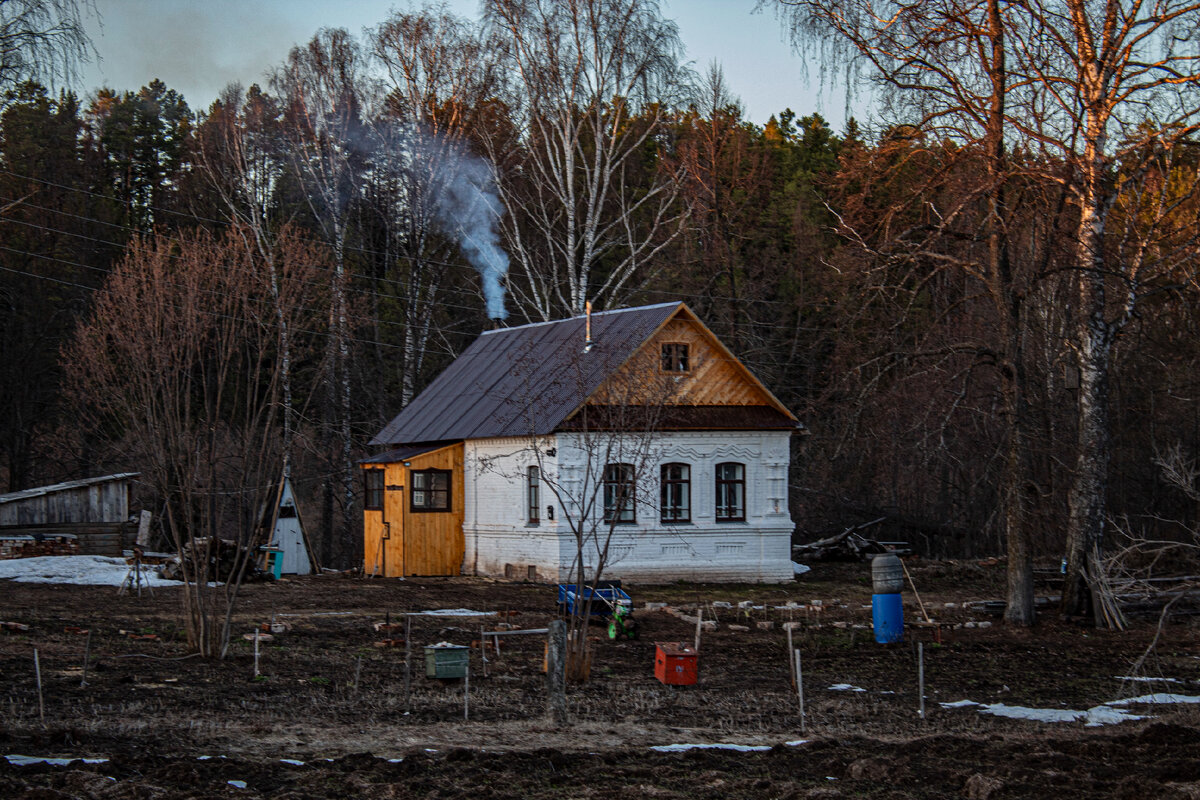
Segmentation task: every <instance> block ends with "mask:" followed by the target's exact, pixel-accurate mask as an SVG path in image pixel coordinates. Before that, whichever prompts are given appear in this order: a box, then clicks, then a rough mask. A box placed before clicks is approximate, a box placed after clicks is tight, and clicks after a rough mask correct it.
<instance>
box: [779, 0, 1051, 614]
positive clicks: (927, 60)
mask: <svg viewBox="0 0 1200 800" xmlns="http://www.w3.org/2000/svg"><path fill="white" fill-rule="evenodd" d="M780 2H781V3H782V4H783V5H784V6H786V7H788V9H789V12H790V14H791V17H790V19H791V21H792V24H793V25H794V26H795V27H794V31H795V33H796V35H797V40H798V42H800V43H801V44H802V45H804V46H806V47H813V49H815V50H816V51H818V52H822V53H824V54H829V53H834V54H837V55H839V56H840V57H843V58H849V59H851V60H852V61H854V62H855V63H856V66H857V67H859V68H861V69H863V70H865V71H866V72H867V73H868V74H869V76H870V77H871V78H873V79H874V80H876V81H877V82H878V83H879V84H880V85H881V86H882V87H883V88H884V91H885V95H884V96H885V97H886V99H887V101H888V102H889V103H890V107H889V110H890V111H891V112H892V113H896V114H897V115H900V116H903V117H906V118H907V120H908V121H910V122H911V123H913V125H914V128H915V129H916V130H918V131H921V132H923V133H927V134H929V138H930V139H932V140H934V141H938V140H949V141H952V142H954V143H955V145H958V146H961V147H962V150H961V151H960V152H961V153H962V154H963V156H965V159H964V160H966V159H970V158H974V157H975V156H974V154H975V153H979V152H981V153H982V154H983V158H982V161H983V166H984V168H985V172H984V176H983V177H982V179H981V180H978V181H977V182H975V184H974V185H970V186H962V187H961V188H962V191H960V192H958V193H957V194H956V195H951V196H950V197H948V198H944V199H945V200H946V201H947V202H946V204H945V205H939V206H935V207H933V208H932V209H931V213H930V214H929V215H928V216H925V215H919V216H918V219H917V220H916V221H915V223H914V222H910V223H909V224H904V225H901V226H899V227H897V228H896V229H894V230H893V232H892V234H891V235H890V236H888V237H885V239H886V241H885V242H884V243H883V244H882V250H881V251H878V252H876V253H875V256H876V257H877V258H880V259H882V260H884V261H887V260H892V261H895V260H897V259H902V260H905V261H909V262H912V263H914V264H916V265H919V266H918V269H925V270H927V272H928V275H933V274H936V273H937V272H939V271H942V270H947V269H953V270H957V271H960V272H961V273H963V274H964V275H966V276H968V277H969V278H971V279H974V280H976V281H978V283H979V285H980V286H981V288H982V292H983V296H984V297H986V299H987V303H988V304H989V305H990V306H991V311H992V314H991V317H992V318H993V319H994V320H995V321H996V330H995V331H994V336H992V337H990V338H989V339H973V340H966V341H963V342H961V343H959V344H958V345H956V346H955V347H954V348H953V349H958V350H961V351H963V352H975V353H978V354H981V355H982V356H983V362H984V363H988V364H990V365H992V366H994V367H995V373H996V375H997V377H998V380H999V386H1000V396H1001V399H1002V415H1003V418H1004V424H1005V429H1006V433H1005V444H1004V456H1003V460H1004V468H1003V471H1002V478H1001V489H1000V493H999V494H1000V497H1001V502H1002V506H1003V508H1002V513H1003V514H1004V524H1003V527H1004V532H1005V541H1006V548H1007V551H1008V582H1007V583H1008V596H1007V605H1006V610H1005V619H1006V620H1007V621H1009V622H1011V623H1014V624H1018V625H1032V624H1033V622H1034V602H1033V601H1034V598H1033V563H1032V555H1031V551H1030V542H1029V532H1028V528H1027V519H1026V509H1025V499H1024V498H1025V494H1026V489H1025V486H1026V484H1027V482H1028V481H1029V476H1028V453H1027V443H1026V438H1027V436H1028V432H1027V430H1026V426H1027V421H1026V417H1027V413H1026V403H1027V398H1026V387H1025V375H1024V371H1025V363H1024V361H1025V359H1024V354H1023V348H1024V338H1025V333H1026V330H1025V321H1024V315H1025V314H1026V313H1027V311H1026V309H1025V303H1026V301H1027V298H1029V297H1030V296H1031V293H1032V292H1034V291H1035V290H1036V284H1037V282H1038V280H1039V279H1040V278H1041V277H1042V276H1044V274H1045V266H1046V264H1045V262H1044V261H1043V262H1042V264H1041V265H1040V267H1041V268H1040V269H1039V266H1038V265H1036V264H1035V265H1034V269H1033V273H1032V274H1030V270H1029V269H1028V265H1026V269H1024V270H1022V269H1021V268H1020V266H1019V265H1016V264H1014V263H1013V262H1014V255H1013V252H1012V248H1011V247H1010V241H1009V233H1010V231H1012V229H1010V228H1009V227H1008V226H1009V223H1010V222H1011V220H1010V219H1009V218H1008V210H1007V208H1006V206H1007V203H1008V195H1009V194H1010V193H1011V191H1012V190H1011V189H1010V188H1009V182H1010V181H1011V180H1012V178H1013V175H1014V168H1013V166H1012V164H1011V163H1010V160H1009V155H1008V152H1007V147H1006V144H1007V139H1006V132H1007V125H1008V119H1009V117H1010V116H1011V113H1012V110H1011V108H1010V103H1011V102H1012V98H1011V93H1012V88H1011V87H1010V84H1009V64H1008V60H1009V57H1008V45H1007V44H1006V39H1005V37H1006V27H1005V24H1004V20H1003V18H1002V16H1001V14H1002V10H1001V4H1000V2H999V0H980V1H977V0H946V1H945V2H937V3H917V4H908V3H898V2H891V0H852V1H851V2H849V3H830V2H825V0H780ZM831 34H832V36H831ZM941 152H942V154H943V155H945V154H949V153H951V152H952V151H950V150H945V149H943V150H942V151H941ZM924 180H929V179H928V178H926V179H924ZM923 182H924V181H921V183H923ZM918 185H920V183H918ZM980 223H982V224H980ZM842 228H843V230H842V231H841V232H842V233H843V235H845V236H847V237H848V238H849V239H850V241H851V242H858V243H859V244H862V245H866V241H867V240H866V238H864V235H863V233H862V232H860V231H857V230H852V229H849V228H847V227H846V226H845V225H844V224H843V225H842ZM1012 233H1013V234H1014V235H1015V231H1012ZM964 234H965V236H964ZM964 243H966V246H964ZM948 244H949V245H950V246H948ZM867 249H873V248H872V247H871V246H869V245H867ZM928 275H927V276H925V277H919V278H918V279H917V284H918V285H921V284H923V283H925V282H926V281H927V280H929V277H928Z"/></svg>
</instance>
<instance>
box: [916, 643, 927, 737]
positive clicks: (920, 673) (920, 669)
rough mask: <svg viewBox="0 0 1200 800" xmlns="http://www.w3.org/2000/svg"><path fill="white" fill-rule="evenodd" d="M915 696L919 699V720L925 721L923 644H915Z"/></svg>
mask: <svg viewBox="0 0 1200 800" xmlns="http://www.w3.org/2000/svg"><path fill="white" fill-rule="evenodd" d="M917 694H918V696H919V697H920V698H921V711H920V717H921V719H925V643H924V642H917Z"/></svg>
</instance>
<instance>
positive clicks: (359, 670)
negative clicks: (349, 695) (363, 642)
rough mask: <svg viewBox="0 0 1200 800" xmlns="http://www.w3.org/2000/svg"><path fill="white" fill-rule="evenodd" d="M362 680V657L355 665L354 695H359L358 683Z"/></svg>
mask: <svg viewBox="0 0 1200 800" xmlns="http://www.w3.org/2000/svg"><path fill="white" fill-rule="evenodd" d="M361 678H362V656H359V657H358V663H356V664H355V665H354V693H355V694H358V681H359V679H361Z"/></svg>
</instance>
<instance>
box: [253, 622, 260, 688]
mask: <svg viewBox="0 0 1200 800" xmlns="http://www.w3.org/2000/svg"><path fill="white" fill-rule="evenodd" d="M258 675H259V672H258V631H255V632H254V677H256V678H257V677H258Z"/></svg>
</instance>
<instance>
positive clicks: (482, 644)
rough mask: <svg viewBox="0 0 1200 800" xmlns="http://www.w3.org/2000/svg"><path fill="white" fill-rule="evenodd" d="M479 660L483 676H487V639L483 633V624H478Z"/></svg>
mask: <svg viewBox="0 0 1200 800" xmlns="http://www.w3.org/2000/svg"><path fill="white" fill-rule="evenodd" d="M479 660H480V661H482V662H483V677H485V678H486V677H487V639H486V638H484V635H483V626H482V625H480V626H479Z"/></svg>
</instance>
